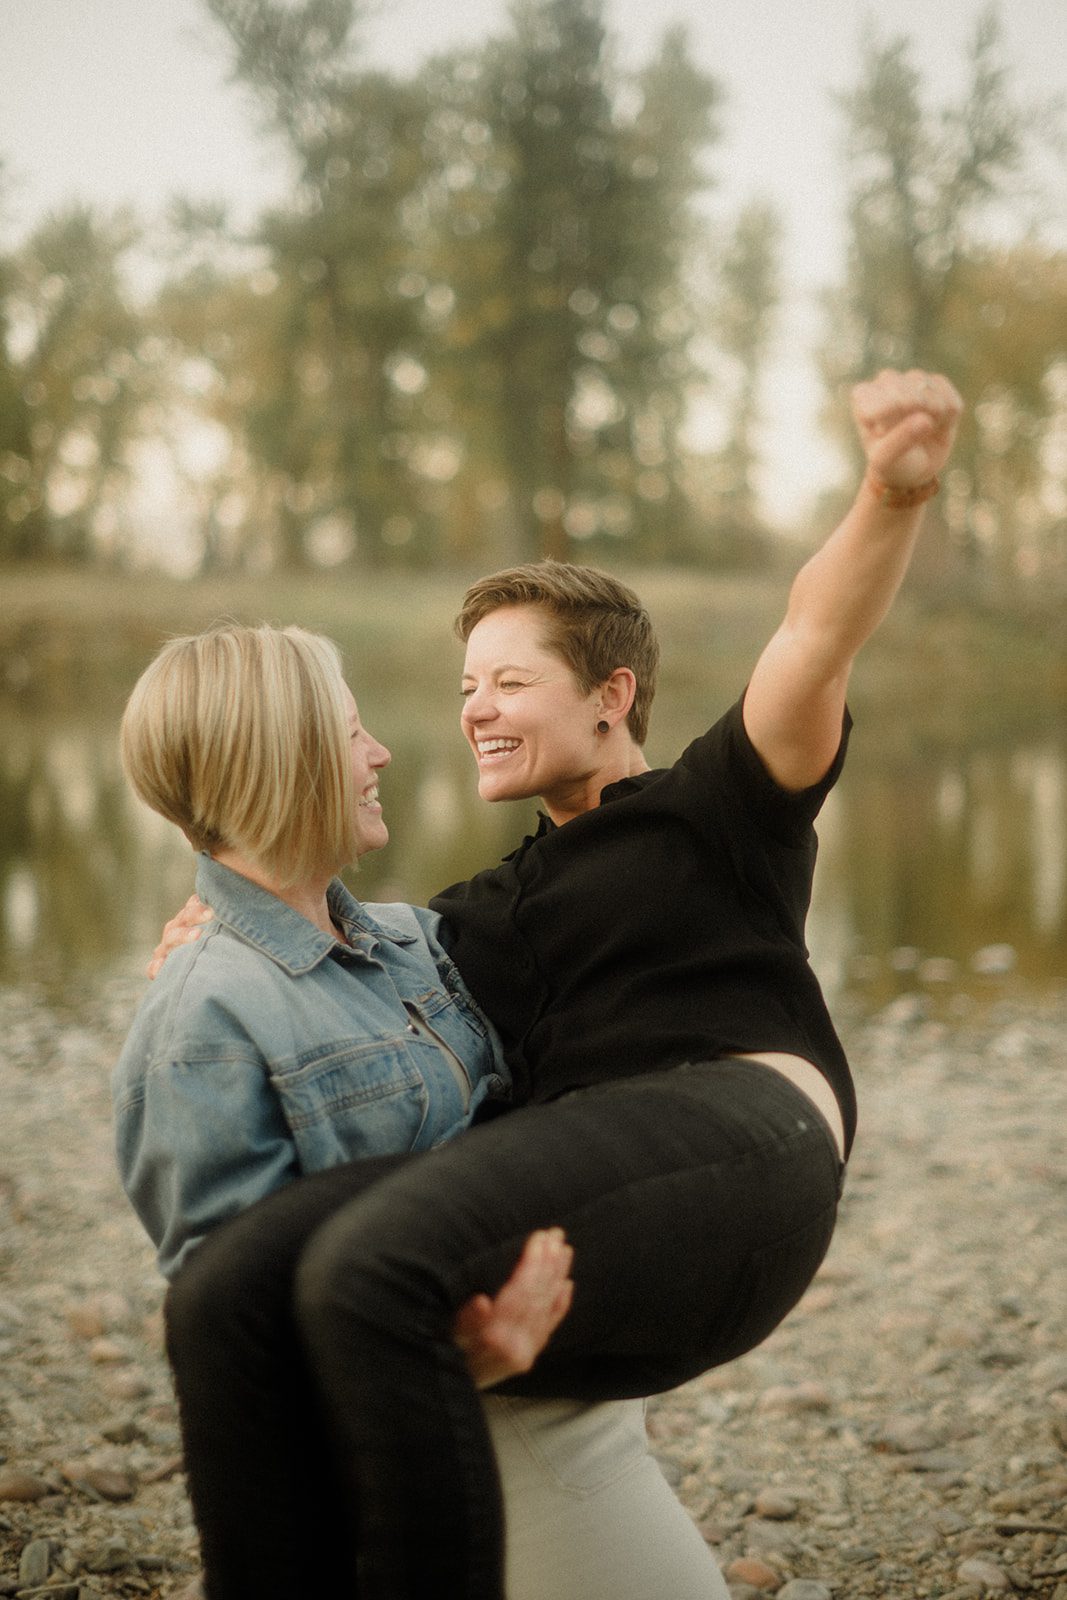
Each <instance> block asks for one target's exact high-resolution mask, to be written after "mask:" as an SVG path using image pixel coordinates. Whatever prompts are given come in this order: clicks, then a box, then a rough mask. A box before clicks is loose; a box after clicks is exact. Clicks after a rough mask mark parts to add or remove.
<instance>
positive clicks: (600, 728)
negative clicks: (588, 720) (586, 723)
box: [596, 717, 611, 733]
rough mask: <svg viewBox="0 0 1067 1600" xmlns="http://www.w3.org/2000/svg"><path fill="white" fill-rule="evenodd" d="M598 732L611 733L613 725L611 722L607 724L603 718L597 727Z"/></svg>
mask: <svg viewBox="0 0 1067 1600" xmlns="http://www.w3.org/2000/svg"><path fill="white" fill-rule="evenodd" d="M596 731H597V733H610V732H611V723H610V722H605V720H604V718H603V717H601V719H600V721H599V722H598V723H597V725H596Z"/></svg>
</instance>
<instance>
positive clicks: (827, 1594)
mask: <svg viewBox="0 0 1067 1600" xmlns="http://www.w3.org/2000/svg"><path fill="white" fill-rule="evenodd" d="M777 1600H833V1594H832V1593H831V1591H830V1590H829V1589H828V1588H827V1587H826V1585H825V1583H818V1582H816V1580H815V1579H814V1578H790V1580H789V1582H788V1583H787V1584H785V1586H784V1587H783V1588H781V1589H779V1590H778V1595H777Z"/></svg>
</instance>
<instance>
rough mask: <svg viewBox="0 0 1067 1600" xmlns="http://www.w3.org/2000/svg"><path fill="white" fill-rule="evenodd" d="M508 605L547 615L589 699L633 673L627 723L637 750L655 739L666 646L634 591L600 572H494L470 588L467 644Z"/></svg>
mask: <svg viewBox="0 0 1067 1600" xmlns="http://www.w3.org/2000/svg"><path fill="white" fill-rule="evenodd" d="M504 606H536V607H537V609H538V610H539V611H541V612H542V613H543V614H544V618H545V632H544V645H545V648H546V649H547V650H551V651H552V652H553V654H554V655H557V656H559V658H560V660H561V661H563V662H565V663H566V665H567V666H568V667H569V668H570V670H571V672H572V673H573V674H574V677H575V679H576V681H577V683H578V685H579V687H580V688H581V690H582V692H583V694H589V693H591V692H592V690H594V689H595V688H597V687H598V685H599V684H602V683H604V682H606V681H607V679H608V678H610V677H611V674H612V673H613V672H614V671H615V669H616V667H629V669H630V671H631V672H632V673H633V675H634V677H635V679H636V680H637V688H636V691H635V694H634V703H633V705H632V706H631V707H630V712H629V715H628V717H627V719H626V720H627V725H628V726H629V729H630V732H631V734H632V735H633V737H634V740H635V741H636V743H637V744H639V745H643V744H644V742H645V740H646V739H647V737H648V719H649V714H650V713H651V710H652V700H653V697H654V695H655V693H656V674H657V672H658V670H659V642H658V640H657V639H656V635H655V631H654V629H653V627H652V622H651V620H650V618H649V615H648V612H647V611H646V610H645V608H644V606H643V605H642V604H641V601H640V600H639V599H638V597H637V595H636V594H635V593H634V591H633V590H632V589H629V588H627V586H626V584H624V583H620V582H619V580H618V579H617V578H613V577H612V576H611V574H610V573H607V572H601V571H600V569H599V568H598V567H579V566H574V565H573V564H572V563H571V562H569V561H532V562H529V563H528V564H527V565H526V566H522V567H508V568H506V569H505V571H503V572H493V573H490V575H489V576H488V577H487V578H480V579H479V580H478V582H477V583H474V584H472V585H471V587H470V588H469V589H468V590H467V593H466V594H465V595H464V597H463V609H462V610H461V611H460V613H459V616H458V617H457V618H456V621H455V630H456V633H457V634H458V635H459V637H460V638H461V639H462V640H463V642H464V643H466V641H467V640H468V639H469V637H470V634H471V630H472V629H473V628H474V627H475V626H476V624H477V623H479V622H481V620H482V618H483V617H487V616H489V615H490V613H491V612H493V611H499V610H500V609H501V608H502V607H504Z"/></svg>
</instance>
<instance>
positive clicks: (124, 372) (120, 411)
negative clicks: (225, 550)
mask: <svg viewBox="0 0 1067 1600" xmlns="http://www.w3.org/2000/svg"><path fill="white" fill-rule="evenodd" d="M136 238H137V230H136V228H135V226H134V224H133V222H132V220H131V219H130V218H129V217H128V216H127V215H125V214H124V213H117V214H116V215H114V216H111V217H104V216H100V215H97V214H96V213H94V212H93V211H92V210H91V209H89V208H88V207H84V206H75V207H72V208H71V209H69V210H66V211H64V212H62V213H59V214H57V215H54V216H52V217H50V218H49V219H48V220H46V221H45V222H44V223H42V225H41V226H40V227H39V228H38V229H37V230H36V231H35V232H34V233H33V235H32V236H31V237H30V238H29V240H28V241H27V242H26V243H25V244H24V245H23V246H22V247H21V248H20V249H19V250H18V251H17V252H16V253H15V255H14V256H13V257H12V258H11V259H10V261H9V262H8V264H7V271H8V282H9V289H8V294H7V296H6V300H5V305H6V314H7V319H8V326H9V339H10V342H11V347H13V349H14V365H15V367H16V369H17V374H18V384H19V392H18V395H17V396H16V402H15V410H14V413H13V416H14V424H15V427H16V429H21V430H22V431H21V434H20V435H19V438H20V441H21V442H20V444H18V445H17V446H16V447H15V448H14V449H13V450H12V451H11V459H9V460H8V462H7V470H6V474H5V476H6V477H7V479H8V481H9V482H10V481H11V479H12V476H13V477H14V478H15V480H16V481H15V483H14V488H15V490H16V493H15V495H14V496H13V497H12V498H10V499H8V500H7V506H6V531H5V541H6V549H7V552H8V553H9V554H12V555H18V556H20V557H40V556H44V555H53V556H54V555H59V556H63V557H65V558H68V559H72V560H84V559H87V558H88V557H89V556H90V555H92V554H93V553H100V552H103V553H105V554H106V553H108V552H111V553H118V546H119V544H120V522H121V518H120V512H119V503H120V500H121V490H122V488H123V486H124V484H125V482H126V478H127V471H128V449H129V446H130V444H131V443H132V441H133V439H134V438H135V436H136V430H137V424H138V418H139V413H140V408H141V406H142V405H143V404H144V402H145V400H146V398H147V396H148V393H149V391H150V388H151V385H152V382H153V368H154V366H155V363H156V361H157V360H158V357H159V354H160V352H159V350H158V349H157V348H156V347H154V346H153V345H152V344H151V343H150V342H146V341H145V340H144V338H143V332H144V330H143V324H142V321H141V318H140V315H139V313H138V312H137V310H136V309H135V308H134V306H133V305H132V302H131V298H130V295H129V291H128V289H127V286H126V284H125V282H124V280H123V272H122V268H123V261H124V258H125V256H126V254H127V252H128V251H129V250H130V249H131V247H132V245H133V244H134V242H135V240H136ZM23 408H24V409H23ZM27 420H28V421H29V427H28V431H27V429H26V427H25V423H26V421H27Z"/></svg>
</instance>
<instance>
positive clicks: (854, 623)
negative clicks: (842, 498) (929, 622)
mask: <svg viewBox="0 0 1067 1600" xmlns="http://www.w3.org/2000/svg"><path fill="white" fill-rule="evenodd" d="M923 511H924V507H923V506H922V505H919V506H914V507H911V508H903V509H892V508H891V507H887V506H884V505H883V504H882V503H881V501H880V500H879V499H878V498H877V497H876V495H875V494H874V492H873V491H872V490H871V488H870V487H869V486H868V484H867V481H866V480H864V482H863V483H862V484H861V486H860V489H859V492H858V494H857V496H856V499H855V501H854V502H853V504H852V506H851V508H850V510H849V511H848V513H847V515H846V516H845V518H844V520H843V521H842V522H841V523H840V525H839V526H838V528H837V529H836V530H835V532H834V533H833V534H831V536H830V538H829V539H828V540H827V541H826V543H825V544H824V545H823V546H822V548H821V549H820V550H818V551H816V553H815V555H813V556H812V557H811V559H810V560H809V561H807V562H805V564H804V566H803V567H801V569H800V571H799V572H798V573H797V576H796V578H795V579H794V582H793V587H792V589H791V591H790V595H789V605H788V607H787V610H786V614H785V618H784V619H783V622H782V629H783V630H784V631H786V632H787V633H790V634H792V635H793V636H794V638H795V639H796V641H797V647H798V648H800V649H801V650H802V653H803V655H804V657H805V658H806V661H807V667H808V671H809V672H810V674H811V676H812V678H813V679H814V680H816V681H817V680H820V679H831V678H837V677H840V675H841V674H842V673H844V674H846V675H847V673H848V671H849V669H850V667H851V665H852V662H853V661H854V660H855V657H856V655H857V654H858V653H859V651H860V650H861V649H862V647H863V646H864V645H865V644H866V642H867V640H868V639H869V638H870V637H871V634H872V633H873V632H874V631H875V629H876V628H877V627H878V625H879V623H880V622H881V621H882V620H883V618H884V617H885V615H886V613H887V612H888V611H889V608H890V606H891V605H892V604H893V601H894V599H895V598H896V595H897V591H898V590H899V588H900V586H901V584H902V583H903V581H904V577H905V574H906V573H907V570H908V567H909V565H910V563H911V558H912V555H913V554H914V551H915V545H916V542H917V540H918V536H919V532H920V529H921V526H922V521H923Z"/></svg>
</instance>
